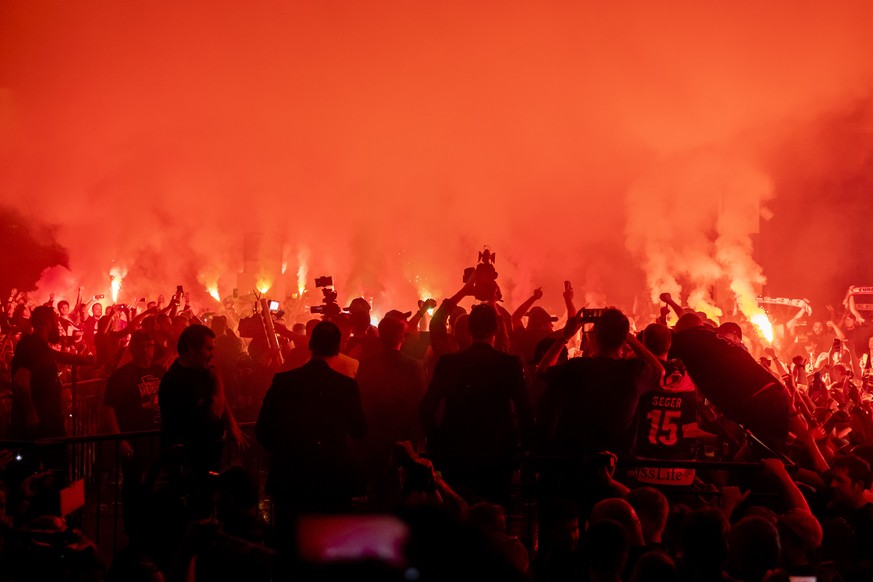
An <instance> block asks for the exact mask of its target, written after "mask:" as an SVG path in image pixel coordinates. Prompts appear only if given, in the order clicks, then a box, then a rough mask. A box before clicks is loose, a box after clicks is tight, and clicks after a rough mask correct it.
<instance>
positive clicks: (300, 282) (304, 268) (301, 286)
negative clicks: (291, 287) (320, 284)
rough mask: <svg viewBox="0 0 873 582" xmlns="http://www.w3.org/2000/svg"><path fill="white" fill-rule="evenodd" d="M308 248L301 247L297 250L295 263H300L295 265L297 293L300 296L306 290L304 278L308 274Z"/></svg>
mask: <svg viewBox="0 0 873 582" xmlns="http://www.w3.org/2000/svg"><path fill="white" fill-rule="evenodd" d="M308 262H309V250H307V249H305V248H301V249H300V250H299V251H298V252H297V263H298V264H299V265H300V266H299V267H297V294H298V295H299V296H300V297H303V294H304V293H305V292H306V278H307V277H308V276H309V266H308V264H307V263H308Z"/></svg>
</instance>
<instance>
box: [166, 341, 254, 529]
mask: <svg viewBox="0 0 873 582" xmlns="http://www.w3.org/2000/svg"><path fill="white" fill-rule="evenodd" d="M176 348H177V351H178V353H179V357H178V358H177V359H176V361H175V362H173V365H172V366H170V369H169V370H167V373H166V374H164V377H163V378H162V379H161V384H160V388H159V389H158V402H159V404H160V408H161V448H162V449H163V450H164V452H165V454H172V455H173V456H174V457H175V458H176V459H178V460H179V461H180V462H182V463H183V464H185V465H186V466H188V467H190V469H191V470H192V471H193V475H192V477H193V481H194V483H193V486H194V487H195V489H196V490H197V494H198V495H203V496H204V497H201V498H200V499H198V500H197V501H196V502H195V505H198V507H196V508H195V513H196V512H197V511H201V510H205V509H206V508H205V505H206V503H207V502H208V499H206V498H205V496H206V495H207V493H208V488H207V487H206V481H207V475H208V473H209V472H210V471H218V470H219V468H220V466H221V455H222V452H223V450H224V437H225V432H226V431H227V432H229V433H230V434H231V436H233V438H234V440H235V441H236V442H237V443H238V444H241V443H243V442H244V440H245V439H244V437H243V435H242V433H241V432H240V430H239V426H237V424H236V420H235V419H234V417H233V414H232V413H231V411H230V407H229V406H228V405H227V400H226V399H225V396H224V387H223V385H222V382H221V376H220V375H219V373H218V371H217V370H216V368H215V366H214V365H213V363H212V354H213V352H214V350H215V334H214V333H213V332H212V330H211V329H209V328H208V327H206V326H204V325H192V326H190V327H187V328H185V330H184V331H183V332H182V333H181V335H180V336H179V342H178V344H177V346H176ZM201 504H202V505H201Z"/></svg>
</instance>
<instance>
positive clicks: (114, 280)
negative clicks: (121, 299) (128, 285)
mask: <svg viewBox="0 0 873 582" xmlns="http://www.w3.org/2000/svg"><path fill="white" fill-rule="evenodd" d="M126 276H127V270H126V269H123V268H121V267H112V268H111V269H109V277H110V279H109V286H110V288H111V289H112V303H118V292H119V291H121V281H122V279H124V277H126Z"/></svg>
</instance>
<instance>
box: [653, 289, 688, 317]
mask: <svg viewBox="0 0 873 582" xmlns="http://www.w3.org/2000/svg"><path fill="white" fill-rule="evenodd" d="M658 299H660V300H661V301H663V302H664V303H666V304H667V305H669V306H670V307H671V308H672V309H673V312H674V313H675V314H676V317H682V315H683V314H684V313H685V310H684V309H682V306H681V305H679V304H678V303H676V302H675V301H673V297H671V296H670V294H669V293H661V295H659V296H658Z"/></svg>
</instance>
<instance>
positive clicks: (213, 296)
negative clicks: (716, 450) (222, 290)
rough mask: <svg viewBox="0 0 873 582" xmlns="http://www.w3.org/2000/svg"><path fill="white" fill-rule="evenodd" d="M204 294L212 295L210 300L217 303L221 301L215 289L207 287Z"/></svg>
mask: <svg viewBox="0 0 873 582" xmlns="http://www.w3.org/2000/svg"><path fill="white" fill-rule="evenodd" d="M206 292H207V293H209V294H210V295H212V298H213V299H215V300H216V301H218V302H220V301H221V295H219V293H218V288H217V287H207V288H206Z"/></svg>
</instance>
